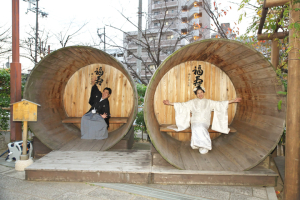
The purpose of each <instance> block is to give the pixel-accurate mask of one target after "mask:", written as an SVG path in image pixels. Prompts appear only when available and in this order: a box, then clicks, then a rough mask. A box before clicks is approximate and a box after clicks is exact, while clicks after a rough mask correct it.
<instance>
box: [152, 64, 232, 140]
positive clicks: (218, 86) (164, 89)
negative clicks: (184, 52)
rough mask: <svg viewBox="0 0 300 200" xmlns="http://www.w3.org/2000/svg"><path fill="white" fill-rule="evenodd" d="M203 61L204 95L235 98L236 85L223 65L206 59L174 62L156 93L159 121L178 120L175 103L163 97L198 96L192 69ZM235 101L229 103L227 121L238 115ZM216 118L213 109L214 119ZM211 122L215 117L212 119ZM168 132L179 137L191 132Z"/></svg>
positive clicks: (176, 99) (182, 98) (175, 99)
mask: <svg viewBox="0 0 300 200" xmlns="http://www.w3.org/2000/svg"><path fill="white" fill-rule="evenodd" d="M199 65H201V69H202V70H203V75H201V76H200V78H201V79H202V80H203V84H202V86H204V88H205V90H206V92H205V96H204V97H205V98H206V99H212V100H216V101H224V100H231V99H234V98H236V91H235V88H234V86H233V84H232V82H231V80H230V79H229V77H228V76H227V75H226V74H225V72H223V71H222V70H221V69H220V68H218V67H216V66H215V65H213V64H211V63H208V62H203V61H188V62H184V63H181V64H179V65H177V66H174V67H173V68H172V69H171V70H170V71H168V72H167V73H166V74H165V75H164V76H163V78H162V79H161V80H160V82H159V84H158V86H157V88H156V92H155V96H154V101H155V103H154V110H155V115H156V118H157V120H158V122H159V123H160V124H175V110H174V107H172V106H166V105H164V104H163V100H165V99H168V100H169V101H170V102H186V101H189V100H191V99H194V98H197V97H196V95H195V94H194V92H193V89H194V88H195V86H194V84H193V83H194V81H195V80H196V75H195V74H194V73H193V70H194V68H195V67H197V68H198V66H199ZM235 112H236V104H229V107H228V123H229V124H230V123H231V122H232V120H233V118H234V116H235ZM212 118H213V112H212V115H211V119H212ZM211 122H212V120H211ZM168 134H169V135H170V136H172V137H174V138H175V139H177V140H179V141H190V139H191V133H190V131H189V132H188V133H181V132H168ZM219 135H220V133H211V138H212V139H214V138H216V137H218V136H219Z"/></svg>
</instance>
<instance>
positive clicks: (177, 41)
mask: <svg viewBox="0 0 300 200" xmlns="http://www.w3.org/2000/svg"><path fill="white" fill-rule="evenodd" d="M166 2H167V1H164V5H165V9H164V10H163V12H162V13H159V14H157V15H152V13H150V14H148V15H147V16H146V23H147V24H148V25H149V24H151V23H153V21H155V26H154V27H151V28H147V29H145V30H139V29H138V26H137V25H136V24H135V23H134V22H133V21H132V20H131V19H129V18H128V17H126V16H125V15H124V14H123V13H121V12H119V13H120V15H121V16H122V17H123V18H124V19H126V21H127V22H128V23H129V24H131V25H132V26H133V27H134V28H135V29H136V30H139V31H141V32H142V39H138V37H137V34H138V32H137V31H133V32H126V31H124V30H122V28H119V27H116V26H114V25H111V24H106V26H108V27H110V28H113V29H115V30H117V31H118V32H121V33H122V34H123V40H124V41H123V45H120V44H117V43H116V42H115V40H114V38H110V37H108V36H106V37H107V38H108V42H107V46H109V47H112V48H117V49H119V50H120V51H122V52H123V54H124V59H123V61H122V62H123V64H125V65H126V66H127V68H128V70H129V71H130V73H131V75H132V76H133V78H134V79H136V80H137V81H139V82H141V83H142V84H144V85H147V84H148V82H149V79H150V77H151V76H152V75H153V73H154V70H155V69H156V68H157V67H158V66H159V65H160V64H161V62H162V61H163V60H164V59H165V58H166V57H167V56H168V55H170V54H172V53H173V52H174V51H175V50H177V49H179V48H180V47H181V46H183V45H182V44H181V43H184V44H187V43H188V40H189V38H190V37H191V35H190V33H189V29H187V30H186V32H181V30H178V29H177V28H176V27H175V23H181V18H180V13H181V12H177V10H176V12H175V13H171V12H170V9H169V8H168V7H167V3H166ZM189 27H194V26H193V25H190V26H189ZM100 39H102V38H100ZM132 46H134V47H137V46H141V47H142V52H143V53H142V56H138V54H137V52H136V49H135V48H131V47H132ZM137 60H140V61H141V63H142V67H143V68H144V69H143V70H144V74H143V75H144V78H143V77H142V75H141V74H138V73H137V71H136V65H135V64H136V61H137ZM150 66H151V69H150Z"/></svg>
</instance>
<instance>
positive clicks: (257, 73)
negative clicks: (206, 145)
mask: <svg viewBox="0 0 300 200" xmlns="http://www.w3.org/2000/svg"><path fill="white" fill-rule="evenodd" d="M199 83H200V84H201V85H202V86H204V87H205V89H206V93H205V98H207V99H212V100H231V99H234V98H235V97H241V98H242V102H240V103H239V104H236V105H230V106H229V108H228V116H229V124H230V127H231V128H232V129H234V130H236V131H235V132H231V133H229V134H228V135H226V134H219V133H214V134H211V137H212V138H213V140H212V150H211V151H209V153H207V154H205V155H202V154H200V153H199V151H198V150H193V149H191V147H190V134H191V133H190V132H188V131H182V132H174V131H173V132H172V131H169V130H168V129H166V128H165V127H166V126H167V125H169V124H175V116H174V108H173V107H171V106H165V105H163V103H162V100H164V99H169V100H170V101H171V102H186V101H188V100H190V99H193V98H196V96H195V95H194V94H193V88H194V87H195V85H194V84H199ZM281 90H283V86H282V85H280V84H279V81H278V80H277V77H276V72H275V70H274V68H273V66H272V65H271V64H270V62H269V61H268V60H267V59H266V58H265V57H264V56H263V55H262V54H261V53H259V52H258V51H256V50H255V49H253V48H251V47H248V46H247V45H245V44H243V43H240V42H237V41H232V40H223V39H210V40H203V41H199V42H194V43H192V44H190V45H187V46H185V47H183V48H181V49H179V50H178V51H176V52H175V53H173V54H172V55H170V56H169V57H168V58H167V59H165V61H164V62H163V63H162V64H161V65H160V66H159V68H158V69H157V70H156V72H155V74H154V75H153V77H152V78H151V81H150V83H149V85H148V87H147V91H146V97H145V104H144V105H145V106H144V118H145V122H146V126H147V129H148V133H149V135H150V138H151V141H152V144H153V145H154V147H155V148H156V150H157V151H158V152H159V153H160V154H161V155H162V157H163V158H164V159H166V160H167V161H168V162H169V163H170V164H172V165H174V166H175V167H177V168H179V169H187V170H203V171H242V170H248V169H251V168H253V167H254V166H256V165H257V164H259V163H260V162H261V161H262V160H263V159H264V158H266V157H267V156H268V155H269V153H270V152H271V151H272V150H273V149H274V148H275V147H276V145H277V143H278V141H279V139H280V137H281V135H282V133H283V128H284V123H285V112H286V107H285V103H286V99H285V97H284V96H280V95H278V94H277V91H281ZM279 100H281V101H282V102H283V103H282V109H281V110H278V109H277V103H278V101H279ZM219 135H220V136H219ZM218 136H219V137H218Z"/></svg>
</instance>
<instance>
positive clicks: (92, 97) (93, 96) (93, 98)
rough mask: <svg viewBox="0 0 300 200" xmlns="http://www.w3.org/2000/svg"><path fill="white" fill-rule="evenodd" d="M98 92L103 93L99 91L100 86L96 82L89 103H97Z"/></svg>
mask: <svg viewBox="0 0 300 200" xmlns="http://www.w3.org/2000/svg"><path fill="white" fill-rule="evenodd" d="M97 94H99V95H101V94H102V93H101V92H100V91H99V89H98V87H97V85H96V84H94V86H93V87H92V89H91V95H90V99H89V104H90V105H91V106H93V105H94V104H95V103H96V96H97Z"/></svg>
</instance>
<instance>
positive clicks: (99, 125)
mask: <svg viewBox="0 0 300 200" xmlns="http://www.w3.org/2000/svg"><path fill="white" fill-rule="evenodd" d="M110 95H111V89H110V88H104V90H103V92H100V91H99V89H98V87H97V85H96V84H94V85H93V87H92V90H91V96H90V99H89V104H90V105H91V108H90V110H89V111H88V112H87V113H86V114H85V115H84V116H83V117H82V119H81V139H99V140H101V139H106V138H107V137H108V131H107V129H108V127H109V118H110V110H109V101H108V98H109V97H110Z"/></svg>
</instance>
